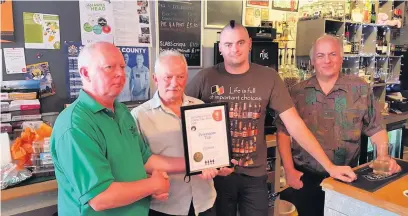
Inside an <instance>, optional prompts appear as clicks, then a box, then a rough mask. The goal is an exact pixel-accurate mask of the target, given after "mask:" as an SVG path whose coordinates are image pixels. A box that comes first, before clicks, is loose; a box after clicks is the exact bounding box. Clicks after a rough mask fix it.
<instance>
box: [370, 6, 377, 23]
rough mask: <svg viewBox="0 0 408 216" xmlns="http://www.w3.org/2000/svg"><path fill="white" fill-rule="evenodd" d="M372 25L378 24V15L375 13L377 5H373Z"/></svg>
mask: <svg viewBox="0 0 408 216" xmlns="http://www.w3.org/2000/svg"><path fill="white" fill-rule="evenodd" d="M370 22H371V23H373V24H375V23H376V22H377V13H376V12H375V4H374V3H373V4H372V5H371V20H370Z"/></svg>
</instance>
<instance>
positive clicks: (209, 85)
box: [185, 63, 293, 176]
mask: <svg viewBox="0 0 408 216" xmlns="http://www.w3.org/2000/svg"><path fill="white" fill-rule="evenodd" d="M185 93H186V95H189V96H191V97H195V98H198V99H200V100H202V101H204V102H205V103H214V102H228V103H229V108H228V109H229V117H230V130H231V137H232V149H233V158H235V159H237V160H238V161H239V166H238V167H237V168H236V172H238V173H243V174H246V175H249V176H262V175H265V173H266V152H267V151H266V141H265V136H264V122H265V114H266V108H267V107H268V106H269V107H270V108H271V109H273V110H275V111H276V112H277V113H278V114H280V113H282V112H284V111H286V110H288V109H289V108H291V107H293V103H292V99H291V98H290V96H289V93H288V90H287V88H286V87H285V84H284V83H283V81H282V79H281V78H280V77H279V75H278V73H277V72H276V71H275V70H274V69H271V68H268V67H264V66H261V65H257V64H251V65H250V68H249V70H248V71H247V72H246V73H243V74H230V73H228V72H227V71H226V70H225V67H224V63H220V64H217V65H215V66H213V67H210V68H206V69H203V70H202V71H200V72H199V73H198V74H197V75H196V76H195V77H193V79H192V80H191V82H189V83H188V85H187V88H186V90H185Z"/></svg>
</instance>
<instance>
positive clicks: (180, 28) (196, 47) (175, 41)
mask: <svg viewBox="0 0 408 216" xmlns="http://www.w3.org/2000/svg"><path fill="white" fill-rule="evenodd" d="M156 11H157V14H156V18H157V19H156V20H157V24H156V26H157V30H156V32H157V45H156V47H157V49H158V50H157V51H158V53H159V52H163V51H165V50H176V51H179V52H180V53H182V54H184V56H185V57H186V59H187V64H188V66H189V67H195V68H200V67H202V49H201V48H202V36H201V32H202V15H201V1H158V3H157V10H156Z"/></svg>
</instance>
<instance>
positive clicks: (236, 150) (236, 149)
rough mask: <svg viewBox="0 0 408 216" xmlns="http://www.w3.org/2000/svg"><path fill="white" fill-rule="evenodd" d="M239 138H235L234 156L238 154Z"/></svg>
mask: <svg viewBox="0 0 408 216" xmlns="http://www.w3.org/2000/svg"><path fill="white" fill-rule="evenodd" d="M239 141H240V140H239V139H237V142H236V143H235V153H237V154H236V156H238V153H239Z"/></svg>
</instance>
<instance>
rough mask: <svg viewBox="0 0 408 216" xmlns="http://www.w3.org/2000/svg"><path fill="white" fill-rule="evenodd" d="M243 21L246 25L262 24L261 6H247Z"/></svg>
mask: <svg viewBox="0 0 408 216" xmlns="http://www.w3.org/2000/svg"><path fill="white" fill-rule="evenodd" d="M242 18H243V23H244V26H260V25H261V8H254V7H245V8H244V16H243V17H242Z"/></svg>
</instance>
